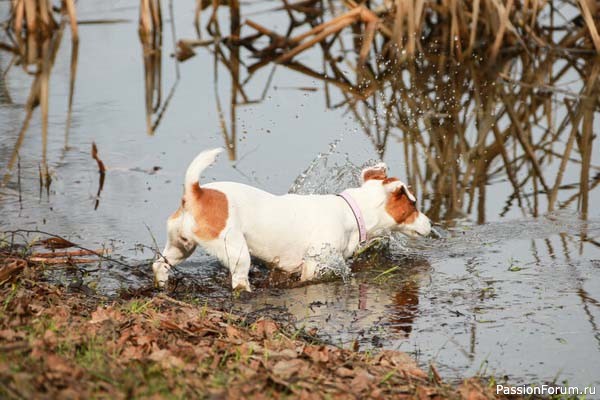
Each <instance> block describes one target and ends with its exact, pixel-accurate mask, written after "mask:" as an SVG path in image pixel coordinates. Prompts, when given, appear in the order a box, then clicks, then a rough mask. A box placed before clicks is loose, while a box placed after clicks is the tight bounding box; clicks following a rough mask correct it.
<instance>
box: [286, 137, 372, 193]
mask: <svg viewBox="0 0 600 400" xmlns="http://www.w3.org/2000/svg"><path fill="white" fill-rule="evenodd" d="M341 141H342V139H341V138H340V139H337V140H335V141H334V142H332V143H331V144H330V145H329V150H328V151H327V152H324V153H319V154H318V155H317V156H316V157H315V158H314V160H313V161H312V162H311V163H310V164H309V166H308V167H307V168H306V169H305V170H304V172H302V173H301V174H300V175H298V177H297V178H296V179H295V180H294V183H293V184H292V186H291V187H290V189H289V193H294V194H332V193H340V192H341V191H343V190H344V189H348V188H351V187H358V186H360V172H361V171H362V169H363V168H365V167H367V166H370V165H374V164H376V163H377V162H380V161H377V160H369V161H367V162H366V163H364V164H362V165H357V164H355V163H353V162H352V161H350V159H349V157H348V154H347V153H344V154H342V153H340V152H338V151H336V149H337V147H338V145H339V144H340V142H341Z"/></svg>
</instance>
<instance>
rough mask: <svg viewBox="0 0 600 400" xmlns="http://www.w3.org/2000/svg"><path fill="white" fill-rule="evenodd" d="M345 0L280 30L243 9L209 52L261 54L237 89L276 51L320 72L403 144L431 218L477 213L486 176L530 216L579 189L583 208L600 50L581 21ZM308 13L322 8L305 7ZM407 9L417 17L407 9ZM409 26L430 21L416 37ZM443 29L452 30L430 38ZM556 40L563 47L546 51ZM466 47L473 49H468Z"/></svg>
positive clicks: (329, 93) (456, 5)
mask: <svg viewBox="0 0 600 400" xmlns="http://www.w3.org/2000/svg"><path fill="white" fill-rule="evenodd" d="M344 3H345V4H346V6H347V7H348V8H349V10H348V11H345V12H343V13H339V12H337V13H333V8H331V9H330V10H329V11H331V12H330V14H331V15H335V16H333V17H330V18H327V17H326V15H328V14H327V10H325V9H319V8H318V4H316V5H314V7H315V8H313V12H311V13H310V14H307V15H306V19H304V21H305V24H306V25H308V27H307V28H305V27H304V26H303V24H301V23H297V22H295V21H302V20H303V19H302V18H298V16H297V15H296V17H295V20H292V18H290V26H291V27H292V28H291V29H290V30H289V31H288V32H285V33H277V32H274V31H273V29H271V28H270V27H268V26H262V25H260V24H259V23H257V22H255V21H254V20H250V19H248V20H246V21H245V26H246V28H248V29H249V30H250V32H251V33H250V34H248V35H247V36H243V37H240V38H238V37H237V36H236V35H231V36H229V37H226V38H222V37H215V38H214V40H213V44H214V46H215V49H217V50H215V60H219V61H221V62H223V63H224V65H225V66H226V67H227V68H228V69H229V70H230V71H231V69H230V68H231V66H230V63H229V61H228V59H225V58H222V57H220V56H219V54H222V52H223V50H222V47H223V46H224V45H225V46H226V47H229V48H230V50H233V49H234V48H233V47H232V45H234V44H237V45H240V46H243V47H245V48H246V49H247V50H248V51H249V52H250V54H251V55H252V56H253V57H254V58H256V59H257V61H256V62H255V63H254V64H252V65H248V67H247V69H246V75H247V76H246V77H245V78H244V77H243V76H240V74H241V73H240V71H239V70H238V71H237V72H236V74H234V75H232V89H234V88H235V93H245V90H244V84H245V82H248V81H250V79H251V78H252V76H253V74H254V73H255V72H256V71H258V70H260V69H262V68H264V67H265V66H268V65H271V64H274V65H281V66H283V67H285V68H288V69H291V70H294V71H296V72H297V73H300V74H304V75H306V76H308V77H310V78H311V79H313V80H320V81H322V83H323V89H324V90H323V91H324V94H325V96H326V101H327V104H328V107H330V108H333V109H337V108H345V109H347V110H348V112H350V113H352V114H353V115H354V116H355V118H356V120H357V122H358V123H359V124H360V125H361V126H362V127H363V130H364V133H365V135H367V136H368V137H369V138H370V139H371V141H372V142H373V145H374V147H375V149H376V150H377V151H378V153H379V154H380V155H381V157H383V155H384V154H385V152H386V151H388V149H389V143H388V142H389V141H390V140H392V141H397V142H399V143H400V144H401V146H402V152H403V153H404V159H405V168H406V171H405V174H404V175H405V176H406V177H407V178H408V181H409V182H410V183H411V184H412V186H413V187H414V188H415V191H416V192H417V193H418V194H419V195H420V197H421V198H422V199H423V200H422V201H423V204H422V207H423V208H424V209H425V210H426V211H427V214H428V215H430V216H431V217H432V218H433V219H434V220H453V219H455V218H456V217H460V216H462V215H466V214H471V213H474V214H475V215H476V220H477V221H478V222H479V223H483V222H485V220H486V204H487V201H488V197H489V196H488V194H487V191H488V186H489V185H490V183H492V182H496V181H499V180H500V181H501V180H505V181H506V182H507V184H508V187H510V188H511V192H510V193H508V195H507V198H506V205H505V207H504V209H503V210H502V214H503V215H504V214H505V213H507V212H509V211H510V210H512V209H517V210H520V211H521V212H522V213H523V214H526V215H534V216H536V215H539V214H541V213H543V212H545V211H553V210H555V209H559V208H563V207H567V206H569V205H570V204H572V203H573V202H574V201H577V203H578V207H577V208H578V210H580V211H581V213H582V215H583V216H586V214H587V212H588V209H589V192H590V191H591V190H593V189H594V188H595V187H597V186H598V184H600V173H599V172H600V166H597V165H593V163H592V154H593V144H594V143H593V142H594V140H593V126H594V124H597V121H594V119H595V118H596V119H597V110H598V108H599V107H600V104H599V102H598V98H599V94H600V78H599V72H598V70H599V68H600V67H599V65H600V64H598V63H597V62H596V60H595V58H594V57H593V53H595V49H594V45H593V43H592V42H593V39H592V38H593V36H586V35H587V34H588V30H575V31H568V32H564V33H563V34H561V35H542V34H541V32H543V31H544V30H548V29H546V28H547V27H546V28H545V26H544V25H543V23H542V22H539V21H541V19H542V18H541V17H540V15H541V14H542V13H543V12H544V10H546V8H547V7H548V5H547V3H546V2H542V1H538V2H528V3H526V4H521V3H518V2H511V1H508V2H506V4H500V3H497V2H489V1H485V0H480V1H479V2H473V3H472V6H473V9H471V11H470V12H466V11H465V10H464V9H463V8H461V7H464V6H465V3H464V2H463V3H460V2H451V1H450V2H447V4H446V3H445V2H443V1H442V2H438V3H437V5H436V6H435V12H436V13H438V14H439V15H447V16H448V18H446V22H445V23H444V21H442V20H441V19H439V18H437V17H436V18H433V17H432V15H431V12H430V11H428V10H429V9H430V8H431V7H433V4H432V3H431V2H425V1H421V2H419V1H417V2H415V3H414V4H406V3H405V2H401V1H396V2H394V3H393V4H392V5H391V6H390V7H395V8H393V10H399V11H395V13H394V12H392V11H390V10H392V8H390V9H388V11H386V9H383V10H382V9H381V8H377V7H374V6H373V3H374V2H371V7H370V8H367V7H366V4H367V3H364V4H361V5H358V4H355V3H352V2H350V1H346V2H344ZM285 4H287V3H285ZM328 4H332V3H328ZM390 4H391V3H390ZM466 4H471V3H469V2H467V3H466ZM446 6H448V7H446ZM411 7H412V8H411ZM282 10H286V12H289V8H286V7H282ZM316 10H320V14H317V13H316ZM294 12H295V13H296V14H297V13H298V11H294ZM386 12H387V13H388V14H389V15H387V16H386ZM300 13H302V12H300ZM398 13H402V14H401V15H403V17H402V18H400V19H398V18H397V17H398V15H399V14H398ZM444 13H447V14H444ZM519 13H520V14H519ZM314 15H320V18H317V19H314V18H312V19H309V16H310V17H312V16H314ZM415 15H420V16H421V19H416V20H413V21H412V22H411V23H409V21H408V20H407V18H408V17H411V16H412V17H414V18H416V17H415ZM423 15H427V17H423ZM471 16H472V17H473V18H471ZM492 16H493V17H492ZM517 16H520V18H522V20H521V21H520V22H519V23H517V21H516V20H515V18H517ZM412 17H411V18H412ZM525 17H526V18H525ZM452 18H454V22H452ZM557 20H558V18H555V19H554V21H557ZM409 27H410V28H409ZM525 27H526V28H525ZM558 27H559V26H558V25H554V29H557V28H558ZM303 28H304V29H303ZM582 28H586V29H587V27H586V26H585V25H584V26H582ZM407 29H411V30H416V31H418V32H426V33H427V34H426V35H424V36H420V37H418V36H417V35H413V38H412V39H411V37H410V35H407ZM298 31H300V33H298ZM438 31H439V32H438ZM442 31H443V32H444V35H446V36H448V37H450V36H449V35H450V34H451V33H452V35H453V36H452V37H453V38H455V40H453V41H451V40H446V42H443V41H441V40H437V42H436V40H434V39H432V38H433V37H435V36H436V34H435V32H438V33H439V34H440V35H441V32H442ZM357 32H358V34H357ZM473 32H475V33H473ZM486 32H487V33H486ZM346 33H347V34H346ZM484 33H485V35H484ZM423 37H425V38H423ZM438 37H439V35H438ZM259 38H268V39H269V41H268V44H266V45H264V40H263V41H262V42H261V41H259V40H258V39H259ZM413 39H414V40H413ZM550 40H554V41H556V44H549V46H550V48H551V49H554V50H557V51H547V50H548V47H546V44H547V43H550ZM411 41H412V42H413V43H412V44H411ZM206 42H209V40H206ZM258 43H263V46H262V47H261V46H259V45H258ZM444 43H445V44H444ZM434 44H435V46H433V45H434ZM450 45H451V47H448V46H450ZM444 46H446V47H444ZM519 46H521V47H519ZM553 46H554V47H553ZM444 49H445V50H444ZM520 49H521V50H522V51H520ZM559 49H562V50H568V51H562V50H561V51H558V50H559ZM305 51H312V54H313V57H312V62H310V61H309V63H310V64H307V63H304V62H300V61H298V59H297V55H299V54H301V53H303V52H305ZM410 52H414V57H412V59H411V58H410V57H409V53H410ZM319 53H320V54H321V55H320V56H318V57H317V59H316V60H315V57H314V55H315V54H317V55H318V54H319ZM474 53H480V54H481V56H476V57H466V55H467V54H474ZM338 54H344V57H339V56H337V55H338ZM238 56H239V54H238ZM353 57H354V60H356V61H355V62H353V61H352V60H353ZM557 57H560V63H558V64H557V65H561V67H560V68H556V67H555V66H554V65H555V63H556V61H557ZM309 60H310V58H309ZM491 60H494V63H490V61H491ZM215 62H217V61H215ZM341 64H343V66H342V65H341ZM319 66H320V68H319ZM345 71H349V72H345ZM404 72H407V74H405V75H403V74H404ZM573 75H574V76H576V77H579V81H580V82H581V85H580V86H581V90H579V91H577V92H572V91H569V90H567V89H565V88H564V87H561V86H560V85H559V83H561V82H563V81H564V80H565V79H566V76H569V77H570V78H569V80H570V79H572V78H573ZM267 86H268V82H267ZM218 104H220V101H218ZM237 104H238V103H232V106H231V107H232V112H233V111H234V109H235V106H236V105H237ZM224 112H225V111H224V110H222V109H221V108H219V114H220V115H222V114H223V113H224ZM221 120H222V121H223V119H221ZM232 126H234V123H233V121H232ZM226 143H227V144H228V145H229V143H230V142H229V141H228V140H226ZM554 160H558V161H557V162H556V163H555V162H554ZM553 163H554V164H553ZM551 164H552V165H553V167H552V168H549V165H551ZM577 168H579V177H580V178H579V180H578V182H568V183H566V184H565V183H564V182H563V180H564V177H565V176H566V173H565V171H566V170H571V171H573V170H574V169H577ZM569 176H573V173H572V172H571V173H570V174H569Z"/></svg>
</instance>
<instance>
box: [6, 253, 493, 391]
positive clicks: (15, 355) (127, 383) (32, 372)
mask: <svg viewBox="0 0 600 400" xmlns="http://www.w3.org/2000/svg"><path fill="white" fill-rule="evenodd" d="M22 257H24V256H23V255H16V254H12V253H8V252H2V251H1V250H0V276H1V277H2V278H3V280H2V281H0V299H2V300H1V302H0V397H2V398H66V399H79V398H90V397H93V398H111V399H122V398H187V397H194V398H236V399H237V398H256V399H262V398H290V397H291V398H302V399H325V398H336V399H338V398H339V399H355V398H374V399H379V398H399V399H401V398H418V399H420V400H425V399H445V398H456V399H459V398H464V399H490V398H495V397H497V396H496V395H495V394H494V393H493V390H492V389H491V388H489V387H487V385H485V384H484V383H483V382H482V381H481V380H478V379H475V378H472V379H467V380H464V381H463V382H462V383H460V384H458V385H456V384H454V385H451V384H447V383H444V382H443V381H442V380H441V378H440V377H439V375H438V374H437V372H436V370H435V368H432V371H433V372H430V373H427V372H425V371H423V370H422V369H421V368H419V367H418V366H417V364H416V362H415V361H414V360H413V359H412V358H411V357H410V356H409V355H407V354H405V353H402V352H398V351H391V350H383V351H380V352H378V353H370V352H357V351H354V350H350V349H343V348H339V347H336V346H332V345H328V344H324V343H322V342H320V341H318V340H311V339H310V337H307V336H302V335H297V332H290V329H289V328H283V327H281V326H280V325H279V324H278V323H277V322H275V321H273V320H271V319H268V318H260V319H258V320H256V319H255V318H252V320H248V319H247V318H245V317H242V316H238V315H233V314H230V313H226V312H223V311H220V310H216V309H212V308H209V307H206V306H198V305H194V304H190V303H186V302H183V301H180V300H175V299H172V298H170V297H168V296H167V295H165V294H156V293H155V295H154V296H153V297H150V296H148V297H140V298H133V299H122V298H119V299H110V300H107V299H105V298H101V297H98V296H89V295H83V294H81V293H73V292H69V291H68V289H67V288H63V287H60V286H55V285H51V284H48V283H46V282H44V280H43V274H42V267H40V264H38V263H34V262H29V261H28V260H27V258H22Z"/></svg>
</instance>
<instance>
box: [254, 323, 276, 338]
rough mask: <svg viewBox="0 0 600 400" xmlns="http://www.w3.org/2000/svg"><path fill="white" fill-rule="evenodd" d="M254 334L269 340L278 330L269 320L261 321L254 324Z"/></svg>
mask: <svg viewBox="0 0 600 400" xmlns="http://www.w3.org/2000/svg"><path fill="white" fill-rule="evenodd" d="M254 327H255V329H256V334H257V335H258V336H260V337H264V338H269V337H271V336H273V334H274V333H275V332H277V331H278V330H279V327H278V326H277V324H276V323H275V322H273V321H271V320H269V319H261V320H259V321H256V322H255V323H254Z"/></svg>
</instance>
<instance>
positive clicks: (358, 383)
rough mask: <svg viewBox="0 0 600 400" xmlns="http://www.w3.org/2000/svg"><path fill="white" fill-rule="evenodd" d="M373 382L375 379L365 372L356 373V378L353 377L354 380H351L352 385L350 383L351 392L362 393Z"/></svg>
mask: <svg viewBox="0 0 600 400" xmlns="http://www.w3.org/2000/svg"><path fill="white" fill-rule="evenodd" d="M374 380H375V377H374V376H373V375H371V374H369V373H368V372H367V371H365V370H360V371H357V372H356V376H355V377H354V379H352V383H350V386H351V387H352V390H355V391H357V392H362V391H364V390H367V389H368V388H369V386H371V383H372V382H373V381H374Z"/></svg>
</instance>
